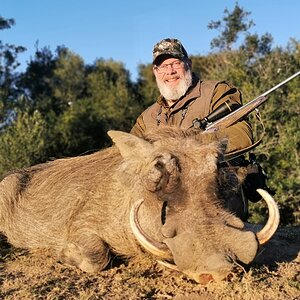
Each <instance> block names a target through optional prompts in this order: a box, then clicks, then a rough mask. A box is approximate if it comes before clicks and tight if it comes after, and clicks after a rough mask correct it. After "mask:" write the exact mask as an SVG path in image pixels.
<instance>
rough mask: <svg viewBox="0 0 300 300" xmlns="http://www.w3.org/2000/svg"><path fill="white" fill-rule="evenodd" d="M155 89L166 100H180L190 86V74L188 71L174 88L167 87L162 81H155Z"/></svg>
mask: <svg viewBox="0 0 300 300" xmlns="http://www.w3.org/2000/svg"><path fill="white" fill-rule="evenodd" d="M156 84H157V87H158V89H159V91H160V93H161V95H162V96H163V97H164V98H165V99H166V100H173V101H176V100H178V99H179V98H181V97H182V96H183V95H184V94H185V93H186V91H187V90H188V88H189V87H190V86H191V84H192V72H191V70H188V71H187V72H186V74H185V76H184V77H183V78H181V79H180V82H179V83H178V85H177V86H176V87H169V86H168V85H167V84H165V83H164V82H163V81H162V80H159V79H156Z"/></svg>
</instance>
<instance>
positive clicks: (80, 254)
mask: <svg viewBox="0 0 300 300" xmlns="http://www.w3.org/2000/svg"><path fill="white" fill-rule="evenodd" d="M82 242H83V241H81V242H80V243H76V242H69V243H67V245H66V246H65V247H64V248H63V249H62V250H61V252H60V259H61V260H62V261H63V262H64V263H66V264H69V265H73V266H76V267H78V268H79V269H81V270H82V271H84V272H87V273H95V272H98V271H101V270H103V269H104V268H105V267H106V266H107V264H108V263H109V260H110V255H109V248H108V246H107V245H106V244H105V243H104V242H103V241H102V240H101V239H99V237H97V239H89V241H88V243H82Z"/></svg>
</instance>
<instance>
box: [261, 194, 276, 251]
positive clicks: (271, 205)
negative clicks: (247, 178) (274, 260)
mask: <svg viewBox="0 0 300 300" xmlns="http://www.w3.org/2000/svg"><path fill="white" fill-rule="evenodd" d="M257 192H258V193H259V194H260V195H261V196H262V197H263V199H264V200H265V201H266V202H267V205H268V209H269V218H268V221H267V223H266V225H265V226H264V227H263V228H262V229H261V230H260V231H259V232H257V233H256V237H257V240H258V242H259V244H260V245H263V244H265V243H266V242H267V241H268V240H270V239H271V237H272V236H273V234H274V233H275V231H276V230H277V227H278V225H279V219H280V215H279V209H278V206H277V204H276V202H275V200H274V199H273V198H272V196H271V195H270V194H269V193H268V192H267V191H265V190H263V189H257Z"/></svg>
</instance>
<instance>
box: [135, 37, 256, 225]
mask: <svg viewBox="0 0 300 300" xmlns="http://www.w3.org/2000/svg"><path fill="white" fill-rule="evenodd" d="M153 73H154V76H155V78H156V83H157V86H158V89H159V91H160V93H161V95H160V96H159V98H158V99H157V101H156V102H155V103H154V104H153V105H151V106H150V107H149V108H148V109H146V110H145V111H144V112H143V113H142V114H141V115H140V116H139V117H138V119H137V121H136V124H135V125H134V126H133V128H132V130H131V133H132V134H135V135H137V136H140V137H143V133H144V132H145V130H146V129H147V130H149V129H150V130H151V128H153V127H156V126H163V125H171V126H178V127H180V128H182V129H189V128H193V126H194V124H195V122H194V121H195V120H197V119H203V118H204V117H206V116H207V115H209V114H210V113H211V112H213V111H214V110H215V109H217V108H218V107H219V106H220V105H222V104H223V103H225V102H227V103H231V104H239V105H241V104H242V100H241V93H240V92H239V91H238V90H237V89H236V88H235V87H233V86H232V85H230V84H229V83H226V82H224V81H201V80H199V78H198V77H197V76H196V75H195V74H194V73H193V72H192V61H191V60H190V59H189V56H188V54H187V51H186V50H185V48H184V47H183V45H182V44H181V42H180V41H179V40H177V39H170V38H167V39H163V40H162V41H160V42H159V43H157V44H156V45H155V46H154V49H153ZM222 135H223V136H224V137H226V138H227V139H228V146H227V150H226V152H227V154H232V153H235V151H238V150H240V149H244V148H246V147H248V146H250V145H252V143H253V135H252V130H251V126H250V124H249V123H248V122H247V121H245V120H243V121H240V122H238V123H236V124H234V125H232V126H231V127H229V128H227V129H225V130H224V132H222ZM241 201H242V200H239V202H240V203H238V206H241V207H240V208H238V209H237V214H238V215H239V216H240V217H242V218H244V219H245V218H246V214H247V204H246V203H242V202H241ZM228 206H229V207H230V208H231V206H232V205H231V204H228ZM235 206H237V204H235Z"/></svg>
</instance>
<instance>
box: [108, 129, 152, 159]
mask: <svg viewBox="0 0 300 300" xmlns="http://www.w3.org/2000/svg"><path fill="white" fill-rule="evenodd" d="M107 134H108V135H109V136H110V138H111V139H112V140H113V142H114V143H115V145H116V146H117V147H118V149H119V151H120V153H121V155H122V157H123V158H146V157H147V156H148V155H149V153H150V151H151V150H152V148H153V146H152V145H151V144H150V143H149V142H147V141H145V140H144V139H142V138H139V137H137V136H135V135H133V134H130V133H127V132H123V131H117V130H109V131H108V132H107Z"/></svg>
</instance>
